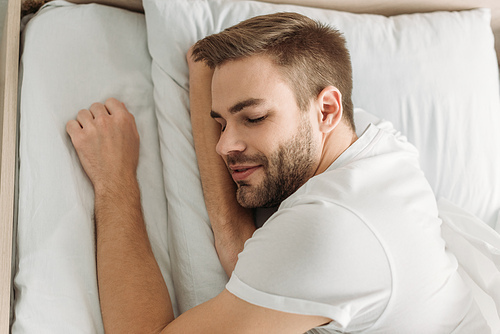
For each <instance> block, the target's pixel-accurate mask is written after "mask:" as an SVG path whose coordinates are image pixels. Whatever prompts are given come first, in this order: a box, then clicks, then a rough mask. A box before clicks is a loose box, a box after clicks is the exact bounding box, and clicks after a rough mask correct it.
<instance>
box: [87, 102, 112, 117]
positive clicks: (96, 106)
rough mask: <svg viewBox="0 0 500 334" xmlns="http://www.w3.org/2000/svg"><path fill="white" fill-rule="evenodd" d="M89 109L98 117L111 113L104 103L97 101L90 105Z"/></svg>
mask: <svg viewBox="0 0 500 334" xmlns="http://www.w3.org/2000/svg"><path fill="white" fill-rule="evenodd" d="M89 111H90V112H91V113H92V116H93V117H94V118H97V117H99V116H108V115H109V112H108V110H107V109H106V107H105V106H104V105H103V104H102V103H97V102H96V103H93V104H92V105H91V106H90V108H89Z"/></svg>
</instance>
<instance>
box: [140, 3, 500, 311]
mask: <svg viewBox="0 0 500 334" xmlns="http://www.w3.org/2000/svg"><path fill="white" fill-rule="evenodd" d="M144 8H145V12H146V23H147V30H148V45H149V49H150V52H151V55H152V58H153V67H152V68H153V73H152V77H153V83H154V86H155V95H154V97H155V104H156V108H157V113H158V123H159V133H160V145H161V153H162V159H163V161H164V162H165V164H164V170H163V171H164V176H165V190H166V193H167V197H168V201H169V224H170V228H171V230H172V231H173V232H174V233H173V235H176V236H175V237H174V238H175V239H176V240H174V241H173V242H172V243H171V244H170V246H171V247H175V248H176V251H175V252H173V251H172V249H171V255H172V263H173V266H174V268H175V272H176V273H177V274H179V276H177V277H176V278H174V281H175V284H176V289H177V290H176V291H177V292H178V296H179V299H178V300H179V304H180V308H181V311H185V310H186V309H188V308H190V307H192V306H194V305H195V304H198V303H200V302H202V301H204V300H206V299H208V298H209V297H211V296H213V295H215V294H216V293H217V292H218V291H219V290H220V289H222V288H223V284H222V283H220V284H215V283H212V282H217V279H218V280H219V281H221V280H225V276H224V273H223V271H222V268H220V265H218V260H217V256H216V254H215V253H214V252H213V245H211V244H210V243H211V242H212V240H211V239H207V237H208V238H210V234H211V230H210V226H209V222H208V218H207V214H206V211H205V207H204V202H203V195H202V191H201V187H200V181H199V174H198V170H197V168H196V162H195V161H196V160H195V159H196V158H195V154H194V149H193V143H192V135H191V124H190V119H189V112H188V107H189V105H188V89H189V87H188V68H187V64H186V61H185V54H186V52H187V50H188V48H189V47H190V46H191V45H192V44H193V43H195V42H196V41H197V40H199V39H201V38H203V37H205V36H206V35H209V34H213V33H217V32H219V31H220V30H222V29H223V28H226V27H229V26H231V25H233V24H236V23H238V22H239V21H242V20H244V19H247V18H250V17H252V16H255V15H260V14H266V13H271V12H278V11H294V12H299V13H302V14H305V15H307V16H309V17H311V18H314V19H318V20H320V21H322V22H325V23H328V24H330V25H332V26H334V27H336V28H338V29H339V30H340V31H342V32H343V33H344V35H345V37H346V39H347V44H348V48H349V49H350V51H351V57H352V62H353V77H354V92H353V102H354V105H355V106H357V107H362V108H363V109H366V110H368V111H369V112H372V113H373V114H375V115H376V116H377V117H379V118H382V119H386V120H389V121H391V122H392V123H393V124H394V126H395V128H397V129H399V130H401V131H402V132H403V133H405V134H406V135H407V136H408V139H409V141H410V142H412V143H413V144H414V145H415V146H417V148H419V150H420V152H421V164H422V168H423V170H424V172H425V174H426V176H427V178H428V179H429V181H430V183H431V186H432V187H433V189H434V191H435V193H436V195H437V196H438V197H445V198H448V199H450V200H451V201H452V202H454V203H457V204H458V205H460V206H461V207H464V208H466V209H467V210H468V211H471V212H473V213H474V214H476V215H477V216H478V217H480V218H482V219H483V220H485V221H486V222H487V223H488V224H490V225H491V226H494V224H495V221H496V219H497V215H498V212H499V208H500V173H499V172H498V171H499V170H500V131H497V127H498V126H500V99H499V84H498V69H497V61H496V55H495V51H494V48H493V34H492V32H491V28H490V25H489V23H490V13H489V11H488V10H485V9H478V10H470V11H462V12H436V13H427V14H412V15H401V16H394V17H384V16H378V15H362V14H351V13H343V12H338V11H332V10H323V9H316V8H307V7H299V6H291V5H278V4H269V3H263V2H249V1H236V2H232V1H221V0H189V1H186V0H169V1H162V0H145V1H144ZM178 236H182V237H183V239H182V240H181V238H179V237H178ZM171 237H172V236H171ZM206 252H208V253H206ZM204 253H206V254H204ZM185 296H188V297H186V298H185Z"/></svg>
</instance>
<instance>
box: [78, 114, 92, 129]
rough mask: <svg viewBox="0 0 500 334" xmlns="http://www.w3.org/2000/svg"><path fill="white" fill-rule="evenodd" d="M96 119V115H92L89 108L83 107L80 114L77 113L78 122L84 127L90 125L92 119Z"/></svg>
mask: <svg viewBox="0 0 500 334" xmlns="http://www.w3.org/2000/svg"><path fill="white" fill-rule="evenodd" d="M93 119H94V116H92V113H91V112H90V111H89V110H87V109H82V110H80V111H79V112H78V115H76V120H77V121H78V123H80V126H81V127H82V128H83V129H84V128H85V127H86V126H88V125H89V124H90V123H91V122H92V120H93Z"/></svg>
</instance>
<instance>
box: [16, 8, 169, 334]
mask: <svg viewBox="0 0 500 334" xmlns="http://www.w3.org/2000/svg"><path fill="white" fill-rule="evenodd" d="M20 79H21V97H22V99H21V102H20V115H21V116H20V130H19V132H20V147H19V159H20V171H19V174H20V180H19V187H20V189H21V190H20V194H19V218H18V238H17V272H16V275H15V279H14V287H15V299H16V301H15V307H14V316H15V318H14V322H13V325H12V332H13V333H103V328H102V321H101V314H100V308H99V300H98V291H97V279H96V268H95V252H94V249H95V245H94V227H93V224H94V223H93V210H94V209H93V206H94V205H93V200H94V198H93V190H92V186H91V183H90V181H89V180H88V178H87V176H86V175H85V173H84V172H83V169H82V168H81V166H80V163H79V160H78V157H77V155H76V152H75V150H74V148H73V146H72V144H71V141H70V139H69V136H68V135H67V134H66V130H65V126H66V122H67V121H69V120H70V119H74V118H75V117H76V114H77V112H78V110H80V109H84V108H89V107H90V105H91V104H92V103H93V102H104V101H105V100H106V99H107V98H109V97H111V96H113V97H116V98H118V99H120V100H121V101H123V102H124V103H125V105H126V106H127V107H128V109H129V111H130V112H131V113H133V114H134V116H135V119H136V122H137V127H138V131H139V134H140V137H141V147H140V163H139V167H138V172H137V174H138V178H139V184H140V187H141V192H142V206H143V211H144V216H145V221H146V222H147V230H148V233H149V238H150V240H151V244H152V247H153V251H154V253H155V256H156V259H157V261H158V263H159V266H160V268H161V270H162V274H163V275H164V277H165V280H166V282H167V285H168V286H169V290H170V291H171V293H170V295H171V296H172V300H173V304H174V309H175V307H176V304H175V292H174V289H173V287H172V283H171V279H170V277H171V273H170V258H169V256H168V255H169V254H168V247H167V240H166V236H167V234H168V233H167V229H168V225H167V212H166V208H167V204H166V197H165V192H164V189H163V186H162V182H161V180H162V170H161V166H162V163H161V161H160V157H159V144H158V133H157V122H156V116H155V112H154V105H153V95H152V94H153V88H152V82H151V58H150V56H149V53H148V50H147V46H146V29H145V21H144V16H143V15H141V14H136V13H132V12H129V11H125V10H121V9H116V8H112V7H105V6H100V5H87V6H76V5H70V4H68V3H62V2H54V3H50V4H49V5H47V6H45V7H44V8H43V9H42V10H41V11H40V12H39V13H38V14H37V15H36V16H35V17H33V18H32V19H31V20H30V21H29V23H28V24H27V26H26V28H25V30H24V34H23V50H22V59H21V73H20Z"/></svg>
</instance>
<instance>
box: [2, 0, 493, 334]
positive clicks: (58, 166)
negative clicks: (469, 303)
mask: <svg viewBox="0 0 500 334" xmlns="http://www.w3.org/2000/svg"><path fill="white" fill-rule="evenodd" d="M80 2H82V1H80ZM84 2H85V1H84ZM101 2H102V1H101ZM276 2H280V3H279V4H278V3H264V2H248V1H235V2H233V1H222V0H206V1H204V0H170V1H160V0H144V3H141V2H140V1H129V2H127V1H124V2H121V1H110V2H108V3H107V5H111V6H107V5H100V4H78V5H76V4H72V3H68V2H64V1H53V2H51V3H48V4H46V5H45V6H44V7H42V8H41V9H40V10H39V11H38V12H37V13H36V14H31V15H27V16H25V17H24V18H23V20H22V21H20V4H19V2H18V1H9V2H8V6H7V2H3V3H4V4H5V6H3V7H0V11H1V12H2V20H0V23H2V22H3V30H2V32H3V37H2V49H1V53H2V58H1V60H2V63H1V73H0V74H1V77H2V80H0V84H1V86H0V88H1V92H2V93H1V94H2V95H1V97H2V99H1V101H2V109H1V110H0V116H1V117H0V119H1V120H2V121H1V122H0V126H1V129H2V130H1V131H2V132H1V135H2V136H1V137H0V138H2V139H1V142H0V143H1V160H0V162H1V169H0V172H1V174H0V184H1V188H0V194H1V197H0V208H1V209H0V233H1V235H0V249H1V259H0V261H1V264H0V270H1V275H2V276H1V279H0V297H1V301H0V302H1V303H2V304H1V307H0V332H2V333H4V332H5V333H7V332H9V331H10V332H12V333H33V332H36V333H59V332H61V333H67V332H70V333H73V332H74V333H102V332H103V329H102V320H101V317H100V309H99V301H98V294H97V283H96V275H95V255H94V247H95V246H94V231H93V221H92V219H93V194H92V188H91V185H90V183H89V181H88V179H87V178H86V176H85V174H84V173H83V170H82V169H81V166H80V165H79V162H78V159H77V157H76V154H75V152H74V150H73V149H72V146H71V143H70V141H69V138H68V137H67V135H66V133H65V127H64V126H65V123H66V122H67V121H68V120H69V119H72V118H74V116H75V115H76V112H77V111H78V110H79V109H82V108H87V107H89V105H90V104H91V103H92V102H96V101H100V102H103V101H104V100H105V99H106V98H107V97H110V96H114V97H116V98H118V99H120V100H123V101H124V102H125V104H126V105H127V106H128V108H129V110H130V111H131V112H132V113H133V114H134V115H135V117H136V120H137V124H138V129H139V133H140V135H141V153H140V154H141V156H140V161H141V162H140V165H139V170H138V178H139V183H140V186H141V192H142V204H143V208H144V214H145V221H146V224H147V229H148V234H149V236H150V239H151V243H152V246H153V251H154V253H155V257H156V259H157V261H158V262H159V265H160V268H161V270H162V274H163V276H164V279H165V281H166V283H167V286H168V288H169V291H170V294H171V297H172V300H173V304H174V305H173V306H174V309H175V312H176V315H178V314H180V313H182V312H184V311H186V310H188V309H189V308H191V307H193V306H195V305H197V304H199V303H202V302H204V301H205V300H207V299H209V298H211V297H213V296H215V295H216V294H218V292H220V291H221V290H222V289H223V288H224V285H225V283H226V281H227V277H226V275H225V273H224V271H223V269H222V267H221V265H220V264H219V261H218V258H217V254H216V252H215V249H214V247H213V236H212V232H211V228H210V223H209V220H208V216H207V213H206V209H205V207H204V200H203V193H202V191H201V186H200V180H199V173H198V169H197V164H196V157H195V154H194V148H193V142H192V134H191V126H190V119H189V101H188V89H189V86H188V73H187V65H186V63H185V53H186V51H187V49H188V48H189V46H190V45H192V44H193V43H194V42H195V41H196V40H198V39H200V38H202V37H204V36H206V35H208V34H211V33H214V32H217V31H219V30H221V29H223V28H224V27H227V26H230V25H232V24H235V23H237V22H239V21H241V20H243V19H245V18H248V17H251V16H254V15H259V14H264V13H270V12H276V11H297V12H301V13H304V14H306V15H308V16H310V17H313V18H316V19H318V20H321V21H323V22H326V23H329V24H331V25H333V26H335V27H337V28H338V29H339V30H341V31H342V32H343V33H344V35H345V36H346V39H347V43H348V47H349V49H350V51H351V56H352V61H353V69H354V73H353V74H354V92H353V102H354V105H355V107H357V109H356V110H357V112H356V123H357V127H358V130H359V131H363V130H364V126H365V125H366V124H367V123H369V122H373V123H384V122H387V121H389V122H391V123H392V124H393V126H394V128H395V129H397V130H398V131H400V132H401V133H403V134H404V135H405V136H407V137H408V139H409V140H410V141H411V142H412V143H413V144H414V145H416V146H417V148H419V150H420V155H421V165H422V169H423V170H424V172H425V174H426V176H427V178H428V179H429V182H430V184H431V186H432V187H433V189H434V192H435V194H436V198H437V199H438V200H439V202H438V203H439V209H440V215H441V218H442V220H443V225H442V232H443V237H444V238H445V240H446V241H447V246H448V248H449V249H450V251H451V252H453V253H454V254H455V256H456V257H457V258H458V260H459V263H460V270H461V274H462V275H463V276H464V278H465V279H466V280H467V282H468V283H469V284H470V285H471V287H472V289H473V290H474V293H475V297H476V299H477V300H478V302H479V304H480V307H481V309H482V311H483V313H484V314H485V316H486V317H487V318H488V321H489V324H490V326H491V327H492V332H494V333H500V320H499V313H500V308H498V307H497V305H500V269H499V268H500V236H499V234H498V233H499V232H500V172H499V171H500V133H499V132H498V131H497V130H496V129H497V127H498V126H500V88H499V74H498V59H499V58H498V57H497V54H498V51H499V50H500V43H499V41H500V37H498V38H497V44H496V45H497V48H496V50H497V52H495V47H494V46H495V44H494V43H495V42H494V35H493V31H494V32H496V33H497V36H500V5H499V4H497V3H495V1H493V0H491V1H482V2H480V3H479V2H477V1H476V2H473V1H470V2H468V1H461V2H459V3H457V2H451V1H450V2H448V1H438V2H436V1H426V2H418V1H405V2H398V3H393V2H391V1H371V2H364V1H355V2H352V1H340V0H339V1H326V0H324V1H320V0H318V1H314V2H306V1H276ZM283 2H287V3H290V4H286V5H285V4H283ZM104 3H105V2H104ZM300 3H302V4H308V5H309V6H314V7H304V6H297V5H298V4H300ZM478 6H479V7H486V8H487V9H474V8H475V7H478ZM118 7H121V8H118ZM124 8H125V9H124ZM322 8H330V9H322ZM332 9H335V10H332ZM458 10H460V11H458ZM384 15H387V16H384ZM490 19H492V20H491V24H490ZM492 28H493V31H492ZM20 32H21V33H20ZM19 41H21V43H19ZM18 45H21V49H20V51H19V50H18V48H17V47H18ZM18 55H21V57H19V56H18ZM18 66H19V70H18ZM18 80H19V82H18ZM17 93H19V94H17ZM268 214H269V213H268V212H265V211H259V212H258V216H259V218H258V220H259V221H263V220H265V217H266V215H268Z"/></svg>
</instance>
